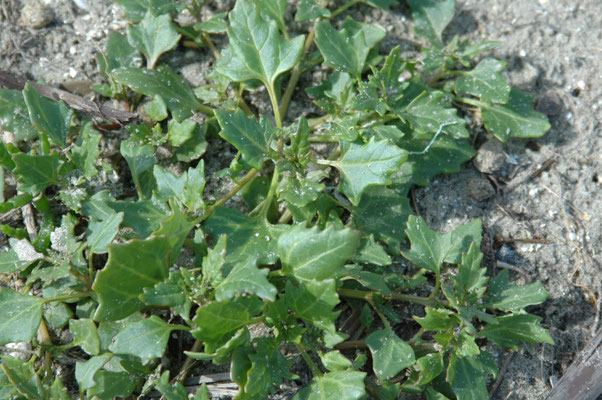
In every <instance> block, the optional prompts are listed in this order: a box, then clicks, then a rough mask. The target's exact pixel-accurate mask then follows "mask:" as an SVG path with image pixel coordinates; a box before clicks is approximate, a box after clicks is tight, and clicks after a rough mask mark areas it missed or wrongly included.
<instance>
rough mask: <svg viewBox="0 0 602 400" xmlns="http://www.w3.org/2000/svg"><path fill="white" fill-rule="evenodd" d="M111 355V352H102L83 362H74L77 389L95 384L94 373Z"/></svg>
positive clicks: (81, 389)
mask: <svg viewBox="0 0 602 400" xmlns="http://www.w3.org/2000/svg"><path fill="white" fill-rule="evenodd" d="M112 357H113V354H111V353H104V354H101V355H99V356H95V357H92V358H90V359H89V360H88V361H85V362H79V361H78V362H77V363H76V364H75V380H76V381H77V384H78V385H79V390H80V391H82V392H83V391H84V390H88V389H90V388H91V387H94V386H95V385H96V381H95V380H94V375H96V373H97V372H98V371H99V370H100V369H101V368H102V367H103V366H104V365H105V364H106V363H107V362H109V360H110V359H111V358H112Z"/></svg>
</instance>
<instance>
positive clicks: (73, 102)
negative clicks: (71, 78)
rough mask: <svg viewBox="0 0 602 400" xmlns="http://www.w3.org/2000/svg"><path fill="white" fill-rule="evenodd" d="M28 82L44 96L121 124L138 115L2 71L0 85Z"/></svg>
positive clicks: (10, 86) (17, 86) (16, 86)
mask: <svg viewBox="0 0 602 400" xmlns="http://www.w3.org/2000/svg"><path fill="white" fill-rule="evenodd" d="M28 82H29V84H30V85H32V86H33V87H35V88H36V89H37V90H38V92H40V94H41V95H42V96H44V97H48V98H50V99H53V100H63V101H64V102H65V103H67V104H69V105H70V106H71V107H73V108H74V109H76V110H79V111H82V112H84V113H87V114H92V115H95V116H97V117H100V118H105V119H108V120H111V121H114V122H119V123H120V124H123V123H126V122H128V121H130V120H132V119H133V118H135V117H136V114H133V113H130V112H127V111H119V110H116V109H114V108H111V107H107V106H103V105H101V106H99V105H97V104H96V103H94V102H93V101H90V100H87V99H84V98H83V97H80V96H77V95H74V94H72V93H69V92H67V91H65V90H61V89H56V88H53V87H50V86H46V85H40V84H39V83H34V82H31V81H28V80H26V79H21V78H17V77H14V76H12V75H10V74H8V73H6V72H4V71H0V85H1V86H4V87H6V88H8V89H17V90H23V88H24V87H25V84H26V83H28Z"/></svg>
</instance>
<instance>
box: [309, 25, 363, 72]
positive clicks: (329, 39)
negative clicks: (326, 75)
mask: <svg viewBox="0 0 602 400" xmlns="http://www.w3.org/2000/svg"><path fill="white" fill-rule="evenodd" d="M314 40H315V42H316V45H317V46H318V49H320V53H322V56H323V57H324V64H326V65H328V66H330V67H332V68H333V69H335V70H336V71H341V72H347V73H349V74H351V75H353V76H355V77H356V78H357V79H359V78H360V75H361V73H362V71H363V69H364V63H365V61H366V57H367V56H368V51H369V50H370V48H369V47H368V45H367V44H366V38H365V37H364V32H362V31H359V32H357V33H356V34H355V35H350V34H348V32H347V31H346V30H343V31H337V30H336V29H334V28H333V27H332V25H330V22H328V21H320V22H318V23H317V24H316V37H315V39H314Z"/></svg>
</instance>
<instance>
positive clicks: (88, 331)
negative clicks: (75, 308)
mask: <svg viewBox="0 0 602 400" xmlns="http://www.w3.org/2000/svg"><path fill="white" fill-rule="evenodd" d="M69 332H71V336H73V342H71V345H74V346H80V347H81V348H82V350H83V351H85V352H86V353H88V354H89V355H91V356H95V355H98V353H99V352H100V339H99V337H98V330H97V329H96V324H95V323H94V321H92V320H91V319H87V318H82V319H72V320H70V321H69Z"/></svg>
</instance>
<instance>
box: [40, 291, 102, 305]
mask: <svg viewBox="0 0 602 400" xmlns="http://www.w3.org/2000/svg"><path fill="white" fill-rule="evenodd" d="M93 294H94V292H93V291H91V290H89V291H87V292H82V293H74V294H68V295H65V296H59V297H53V298H52V299H43V303H44V304H46V303H52V302H53V301H65V300H73V299H81V298H82V297H90V296H92V295H93Z"/></svg>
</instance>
